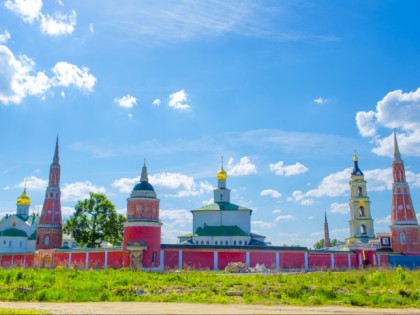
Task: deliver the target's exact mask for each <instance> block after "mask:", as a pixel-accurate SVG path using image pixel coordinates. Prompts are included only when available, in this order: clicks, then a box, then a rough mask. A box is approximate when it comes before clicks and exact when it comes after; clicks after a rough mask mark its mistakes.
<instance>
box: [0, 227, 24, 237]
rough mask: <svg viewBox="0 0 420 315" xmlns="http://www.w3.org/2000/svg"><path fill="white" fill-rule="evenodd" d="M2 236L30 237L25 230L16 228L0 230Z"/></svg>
mask: <svg viewBox="0 0 420 315" xmlns="http://www.w3.org/2000/svg"><path fill="white" fill-rule="evenodd" d="M0 236H13V237H28V235H27V234H26V232H25V231H23V230H19V229H15V228H10V229H6V230H3V231H0Z"/></svg>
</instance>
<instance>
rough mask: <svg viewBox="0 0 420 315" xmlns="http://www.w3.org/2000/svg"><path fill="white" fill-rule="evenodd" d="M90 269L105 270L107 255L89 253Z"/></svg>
mask: <svg viewBox="0 0 420 315" xmlns="http://www.w3.org/2000/svg"><path fill="white" fill-rule="evenodd" d="M88 263H89V268H92V269H103V268H104V266H105V253H104V252H102V253H97V252H93V253H92V252H91V253H89V259H88Z"/></svg>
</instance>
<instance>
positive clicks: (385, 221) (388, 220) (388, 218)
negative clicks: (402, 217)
mask: <svg viewBox="0 0 420 315" xmlns="http://www.w3.org/2000/svg"><path fill="white" fill-rule="evenodd" d="M375 223H376V224H391V216H390V215H387V216H386V217H384V218H380V219H377V220H375Z"/></svg>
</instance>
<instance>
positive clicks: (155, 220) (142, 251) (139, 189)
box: [123, 160, 162, 269]
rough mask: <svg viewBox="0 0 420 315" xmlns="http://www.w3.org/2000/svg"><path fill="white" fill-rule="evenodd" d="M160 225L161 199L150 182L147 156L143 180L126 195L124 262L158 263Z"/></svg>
mask: <svg viewBox="0 0 420 315" xmlns="http://www.w3.org/2000/svg"><path fill="white" fill-rule="evenodd" d="M161 226H162V223H161V222H160V220H159V199H158V198H157V196H156V192H155V190H154V188H153V186H152V185H151V184H150V183H149V178H148V175H147V166H146V160H145V161H144V165H143V168H142V172H141V176H140V182H139V183H137V184H136V185H135V186H134V188H133V191H132V192H131V195H130V198H128V199H127V221H126V222H125V223H124V242H123V246H124V253H125V262H126V264H127V265H128V261H129V262H130V267H131V269H141V268H143V267H145V268H158V267H159V263H160V236H161Z"/></svg>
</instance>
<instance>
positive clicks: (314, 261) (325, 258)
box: [308, 253, 331, 270]
mask: <svg viewBox="0 0 420 315" xmlns="http://www.w3.org/2000/svg"><path fill="white" fill-rule="evenodd" d="M308 256H309V257H308V266H309V269H320V270H325V269H331V254H329V253H328V254H317V253H310V254H309V255H308Z"/></svg>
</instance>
